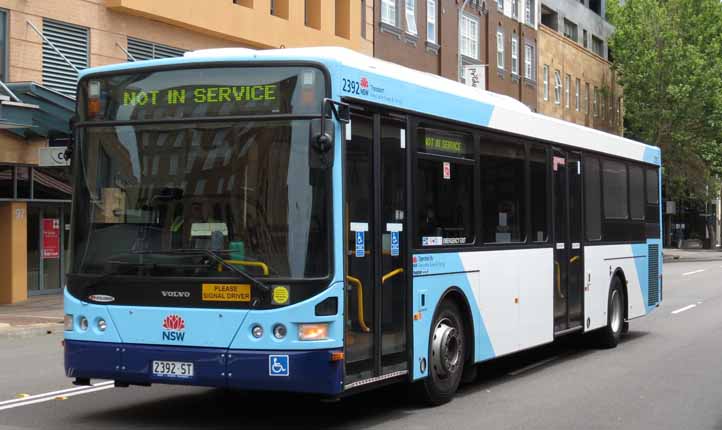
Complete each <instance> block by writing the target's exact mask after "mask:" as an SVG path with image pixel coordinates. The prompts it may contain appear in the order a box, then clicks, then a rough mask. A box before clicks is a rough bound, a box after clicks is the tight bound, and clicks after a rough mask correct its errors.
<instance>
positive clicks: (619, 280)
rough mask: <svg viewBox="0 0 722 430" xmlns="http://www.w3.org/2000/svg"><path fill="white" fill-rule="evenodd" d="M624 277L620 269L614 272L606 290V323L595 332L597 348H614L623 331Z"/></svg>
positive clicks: (624, 306)
mask: <svg viewBox="0 0 722 430" xmlns="http://www.w3.org/2000/svg"><path fill="white" fill-rule="evenodd" d="M626 284H627V282H626V277H625V276H624V272H623V271H622V270H621V269H619V268H618V269H617V270H615V271H614V274H613V275H612V278H611V280H610V282H609V289H608V290H607V323H606V325H605V326H604V327H602V328H600V329H598V330H596V333H595V335H596V336H595V339H596V342H595V343H596V344H597V346H598V347H599V348H603V349H608V348H614V347H616V346H617V344H618V343H619V339H620V337H621V335H622V332H623V331H624V321H625V315H626V314H627V312H626V310H625V308H626V298H625V296H626Z"/></svg>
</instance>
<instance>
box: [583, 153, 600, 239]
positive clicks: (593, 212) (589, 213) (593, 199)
mask: <svg viewBox="0 0 722 430" xmlns="http://www.w3.org/2000/svg"><path fill="white" fill-rule="evenodd" d="M601 187H602V182H601V175H600V169H599V159H598V158H596V157H585V158H584V202H585V209H584V225H585V226H586V230H587V240H601V239H602V209H601V208H602V194H601V189H602V188H601Z"/></svg>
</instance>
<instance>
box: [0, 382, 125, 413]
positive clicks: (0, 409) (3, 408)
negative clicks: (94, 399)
mask: <svg viewBox="0 0 722 430" xmlns="http://www.w3.org/2000/svg"><path fill="white" fill-rule="evenodd" d="M109 388H115V386H114V385H103V386H101V387H93V386H91V387H88V388H87V389H85V390H83V391H73V392H72V393H67V394H63V395H62V397H73V396H79V395H81V394H89V393H93V392H96V391H102V390H107V389H109ZM56 397H57V396H49V397H43V398H40V399H35V400H30V401H26V402H22V403H14V404H12V405H5V406H0V411H4V410H5V409H12V408H19V407H21V406H29V405H34V404H36V403H43V402H49V401H51V400H57V399H56ZM26 399H27V398H26ZM26 399H23V400H26Z"/></svg>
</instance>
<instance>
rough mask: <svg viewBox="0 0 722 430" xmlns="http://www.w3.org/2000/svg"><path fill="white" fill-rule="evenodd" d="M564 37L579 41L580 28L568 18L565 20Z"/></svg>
mask: <svg viewBox="0 0 722 430" xmlns="http://www.w3.org/2000/svg"><path fill="white" fill-rule="evenodd" d="M564 36H565V37H566V38H568V39H571V40H573V41H575V42H576V41H577V40H578V39H579V28H578V27H577V25H576V24H575V23H573V22H571V21H569V20H568V19H566V18H564Z"/></svg>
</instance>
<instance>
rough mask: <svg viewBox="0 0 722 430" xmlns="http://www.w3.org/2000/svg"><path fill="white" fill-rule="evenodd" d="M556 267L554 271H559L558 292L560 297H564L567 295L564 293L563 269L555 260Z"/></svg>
mask: <svg viewBox="0 0 722 430" xmlns="http://www.w3.org/2000/svg"><path fill="white" fill-rule="evenodd" d="M554 269H555V270H554V271H555V272H557V292H558V293H559V297H560V298H562V299H563V298H565V297H564V294H562V270H561V266H560V265H559V262H558V261H555V262H554Z"/></svg>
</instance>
